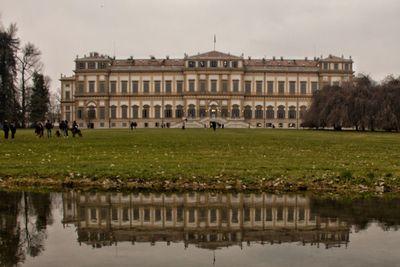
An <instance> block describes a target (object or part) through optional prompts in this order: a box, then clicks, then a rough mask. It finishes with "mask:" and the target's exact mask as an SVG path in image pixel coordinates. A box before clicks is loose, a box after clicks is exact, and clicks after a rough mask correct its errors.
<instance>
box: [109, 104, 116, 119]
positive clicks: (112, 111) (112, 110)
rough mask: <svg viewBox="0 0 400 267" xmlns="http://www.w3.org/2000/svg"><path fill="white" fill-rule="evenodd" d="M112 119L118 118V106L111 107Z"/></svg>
mask: <svg viewBox="0 0 400 267" xmlns="http://www.w3.org/2000/svg"><path fill="white" fill-rule="evenodd" d="M110 117H111V119H116V118H117V107H116V106H111V114H110Z"/></svg>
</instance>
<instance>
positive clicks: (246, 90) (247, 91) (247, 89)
mask: <svg viewBox="0 0 400 267" xmlns="http://www.w3.org/2000/svg"><path fill="white" fill-rule="evenodd" d="M244 93H245V94H251V81H246V82H245V83H244Z"/></svg>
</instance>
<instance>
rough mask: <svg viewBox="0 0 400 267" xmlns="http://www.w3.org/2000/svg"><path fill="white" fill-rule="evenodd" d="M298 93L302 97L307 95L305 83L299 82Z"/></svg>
mask: <svg viewBox="0 0 400 267" xmlns="http://www.w3.org/2000/svg"><path fill="white" fill-rule="evenodd" d="M300 93H301V94H302V95H305V94H307V82H305V81H302V82H300Z"/></svg>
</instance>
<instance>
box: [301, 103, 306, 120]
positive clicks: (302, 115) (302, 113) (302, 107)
mask: <svg viewBox="0 0 400 267" xmlns="http://www.w3.org/2000/svg"><path fill="white" fill-rule="evenodd" d="M306 111H307V107H306V106H301V107H300V119H304V115H305V114H306Z"/></svg>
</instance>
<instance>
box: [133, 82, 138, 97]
mask: <svg viewBox="0 0 400 267" xmlns="http://www.w3.org/2000/svg"><path fill="white" fill-rule="evenodd" d="M137 93H139V82H138V81H132V94H137Z"/></svg>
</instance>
